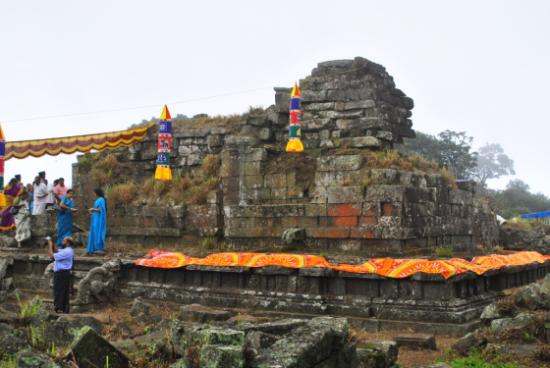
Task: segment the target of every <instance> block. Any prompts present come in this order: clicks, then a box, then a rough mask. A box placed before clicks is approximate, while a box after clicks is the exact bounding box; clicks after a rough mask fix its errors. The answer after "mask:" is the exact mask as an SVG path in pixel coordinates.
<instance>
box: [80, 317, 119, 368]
mask: <svg viewBox="0 0 550 368" xmlns="http://www.w3.org/2000/svg"><path fill="white" fill-rule="evenodd" d="M71 352H72V355H73V357H74V359H75V360H76V362H77V363H78V366H79V367H80V368H97V367H104V366H105V365H106V362H107V361H108V364H109V367H110V368H128V367H129V360H128V357H126V356H125V355H124V354H123V353H122V352H121V351H119V350H118V349H117V348H115V347H114V346H113V345H111V343H109V342H108V341H107V340H105V339H104V338H103V337H101V335H99V334H98V333H97V332H95V331H94V330H93V329H91V328H90V327H87V326H86V327H84V328H82V329H81V330H80V331H79V332H78V334H77V337H76V338H75V340H74V341H73V343H72V345H71Z"/></svg>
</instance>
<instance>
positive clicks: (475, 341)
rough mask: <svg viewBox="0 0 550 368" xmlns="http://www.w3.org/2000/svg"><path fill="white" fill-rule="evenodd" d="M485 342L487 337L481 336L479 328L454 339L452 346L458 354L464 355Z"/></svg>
mask: <svg viewBox="0 0 550 368" xmlns="http://www.w3.org/2000/svg"><path fill="white" fill-rule="evenodd" d="M486 344H487V339H485V338H484V337H483V336H481V333H480V332H479V330H476V331H474V332H470V333H467V334H466V335H464V336H463V337H462V338H460V339H459V340H458V341H456V342H455V343H454V344H453V346H452V348H453V350H454V351H456V352H457V353H458V354H460V355H462V356H466V355H468V354H470V353H471V352H472V351H474V350H478V349H480V348H481V347H483V346H484V345H486Z"/></svg>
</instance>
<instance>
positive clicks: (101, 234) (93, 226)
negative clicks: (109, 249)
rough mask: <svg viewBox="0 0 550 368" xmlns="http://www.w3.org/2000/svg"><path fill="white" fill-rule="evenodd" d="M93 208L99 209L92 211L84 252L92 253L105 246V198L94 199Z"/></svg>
mask: <svg viewBox="0 0 550 368" xmlns="http://www.w3.org/2000/svg"><path fill="white" fill-rule="evenodd" d="M94 208H97V209H99V211H94V212H92V219H91V221H90V233H89V235H88V245H87V246H86V253H94V252H97V251H100V250H103V249H104V248H105V237H106V236H107V206H106V205H105V199H104V198H102V197H99V198H98V199H96V200H95V203H94Z"/></svg>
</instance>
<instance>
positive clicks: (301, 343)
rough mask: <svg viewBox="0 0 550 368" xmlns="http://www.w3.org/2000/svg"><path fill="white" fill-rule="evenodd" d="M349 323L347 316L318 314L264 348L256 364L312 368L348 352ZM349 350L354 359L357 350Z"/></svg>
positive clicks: (350, 356) (256, 365)
mask: <svg viewBox="0 0 550 368" xmlns="http://www.w3.org/2000/svg"><path fill="white" fill-rule="evenodd" d="M348 333H349V325H348V322H347V320H346V319H345V318H332V317H317V318H313V319H312V320H311V321H309V322H308V323H307V324H304V325H303V326H300V327H298V328H296V329H294V330H293V331H291V332H290V333H288V334H287V335H286V336H284V337H282V338H281V339H280V340H278V341H277V342H275V343H274V344H273V345H271V346H270V347H269V348H267V349H264V350H263V351H262V352H261V353H260V356H259V357H258V359H257V361H255V362H254V363H253V366H254V367H275V366H280V367H285V368H313V367H315V366H316V365H318V364H321V363H323V362H325V361H326V360H328V359H329V358H332V357H333V356H334V355H340V353H341V352H343V351H346V350H345V349H344V346H345V345H346V343H347V338H348ZM346 352H347V356H345V357H344V358H348V359H349V360H352V359H353V358H354V355H355V349H350V350H349V351H346Z"/></svg>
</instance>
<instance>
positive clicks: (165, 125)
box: [155, 105, 172, 180]
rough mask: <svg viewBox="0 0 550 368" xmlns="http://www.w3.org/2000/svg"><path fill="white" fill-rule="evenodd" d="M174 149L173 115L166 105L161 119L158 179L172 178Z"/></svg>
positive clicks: (158, 141) (156, 172) (156, 174)
mask: <svg viewBox="0 0 550 368" xmlns="http://www.w3.org/2000/svg"><path fill="white" fill-rule="evenodd" d="M171 150H172V117H171V116H170V111H168V106H166V105H164V107H163V108H162V114H161V115H160V121H159V133H158V140H157V152H158V155H157V168H156V170H155V179H156V180H172V170H171V169H170V151H171Z"/></svg>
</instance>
